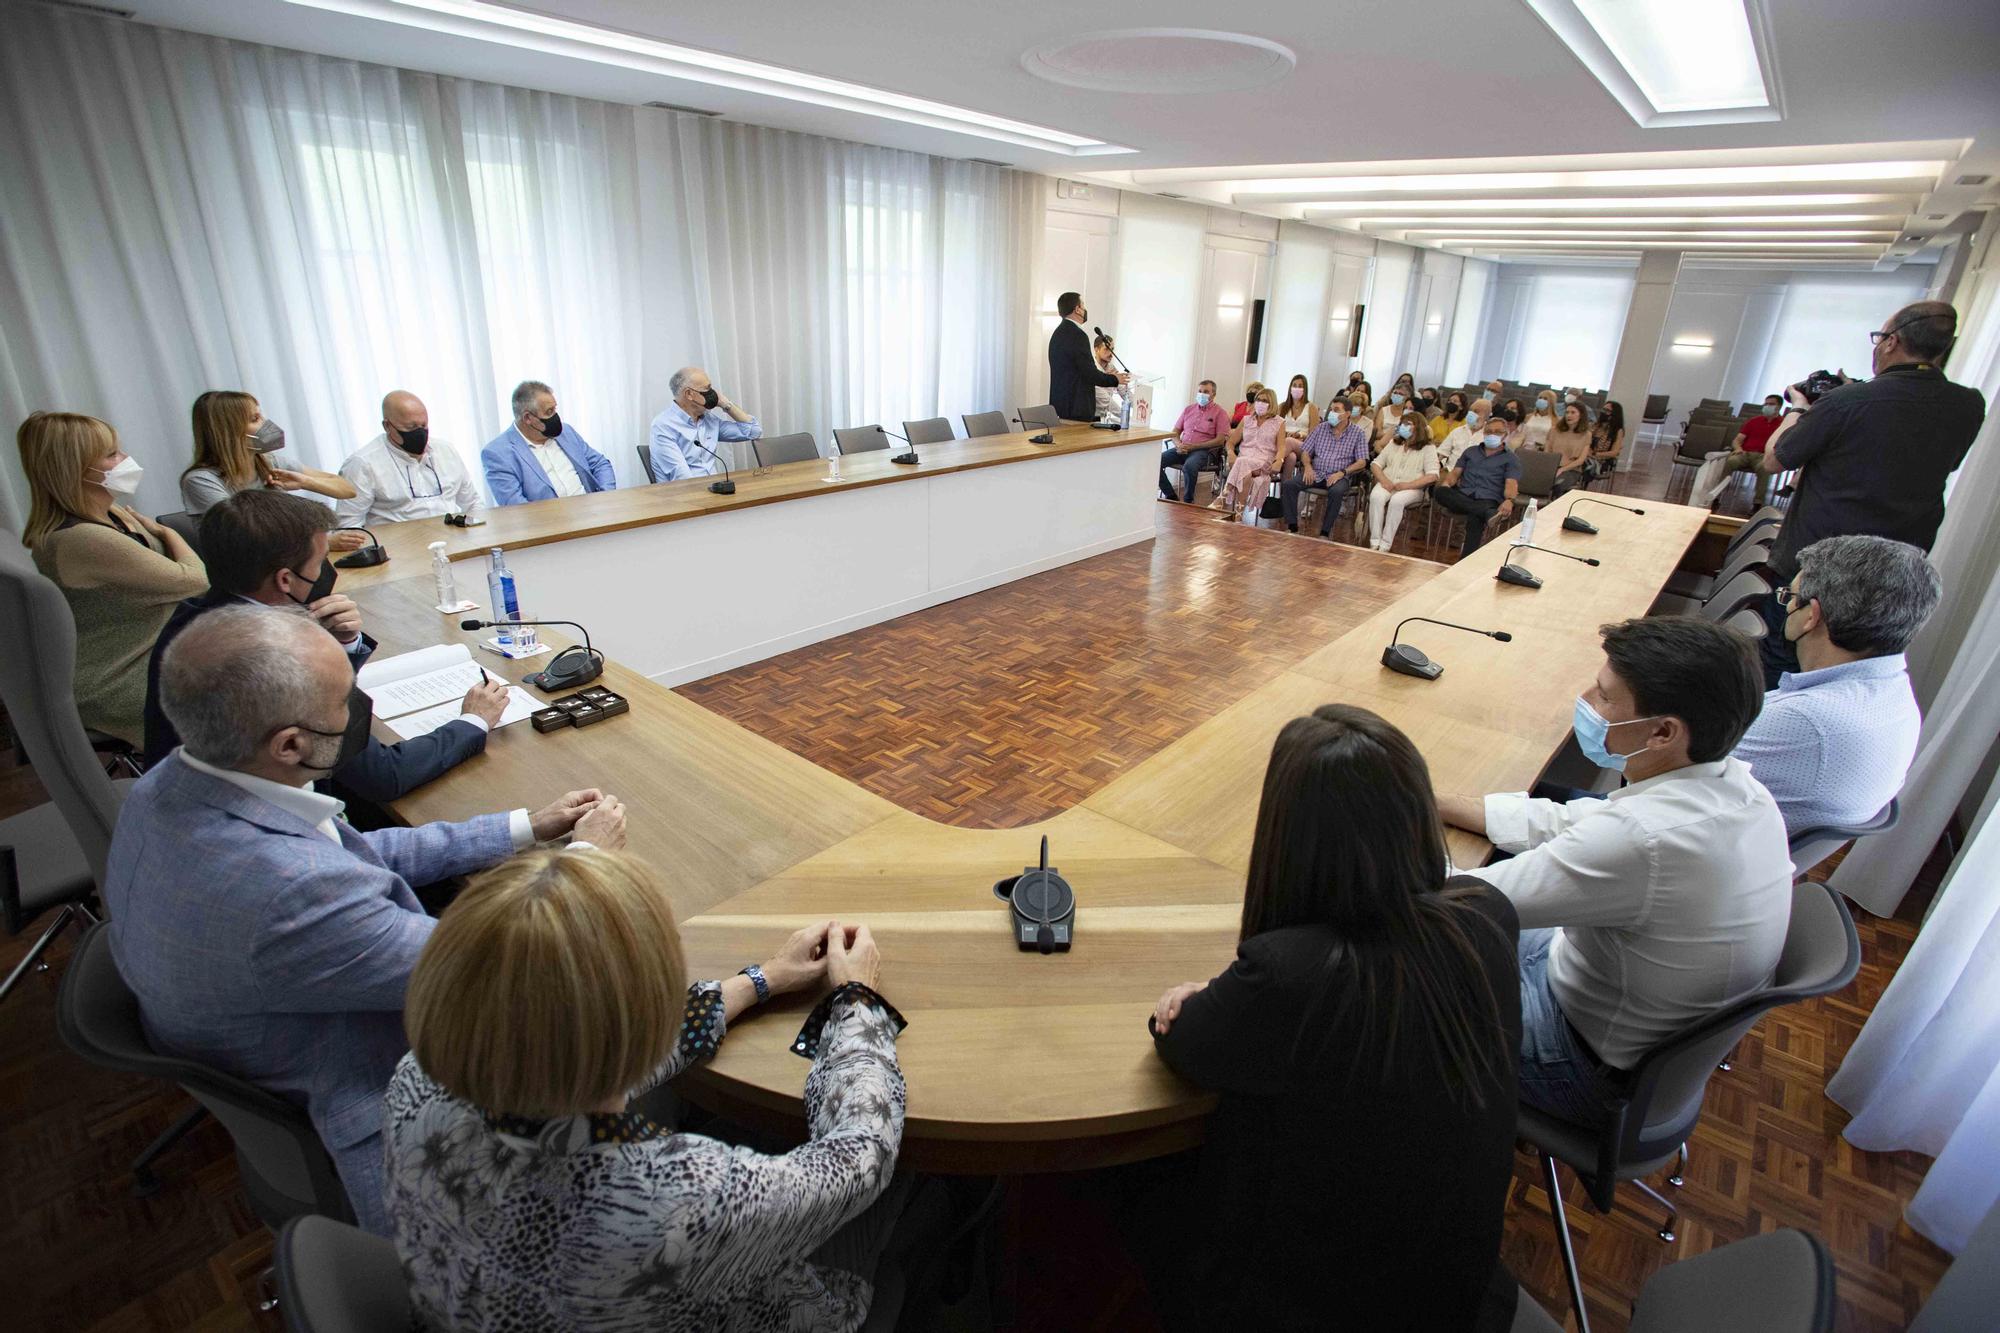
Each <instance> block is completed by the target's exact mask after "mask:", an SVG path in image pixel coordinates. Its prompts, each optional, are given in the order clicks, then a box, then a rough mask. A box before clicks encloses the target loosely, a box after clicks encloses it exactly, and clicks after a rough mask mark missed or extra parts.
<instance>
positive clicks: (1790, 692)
mask: <svg viewBox="0 0 2000 1333" xmlns="http://www.w3.org/2000/svg"><path fill="white" fill-rule="evenodd" d="M1943 588H1944V585H1943V583H1942V582H1941V581H1940V580H1939V578H1938V573H1937V570H1935V569H1934V568H1932V567H1931V562H1930V561H1929V560H1928V559H1926V558H1925V557H1924V553H1923V552H1922V551H1920V550H1918V549H1917V548H1916V547H1914V546H1911V545H1909V544H1908V543H1907V542H1897V541H1890V540H1889V539H1888V538H1887V537H1823V538H1821V539H1820V540H1819V541H1816V542H1814V543H1813V544H1812V545H1811V546H1808V547H1806V549H1805V550H1803V551H1800V552H1799V572H1798V573H1797V574H1796V575H1794V576H1793V578H1792V581H1791V583H1790V584H1789V585H1788V586H1786V587H1783V588H1780V589H1778V600H1779V602H1780V603H1782V604H1783V605H1784V606H1785V637H1786V638H1787V639H1789V640H1791V643H1792V647H1793V648H1794V649H1796V650H1797V652H1798V655H1799V669H1798V670H1797V671H1789V672H1786V673H1785V674H1784V675H1782V676H1780V677H1778V688H1777V689H1775V690H1772V691H1771V692H1770V693H1768V694H1766V695H1765V696H1764V711H1763V712H1761V713H1759V714H1758V715H1757V720H1756V721H1755V722H1753V723H1751V724H1750V730H1749V731H1747V732H1745V733H1744V735H1743V739H1742V741H1741V742H1739V743H1738V744H1737V746H1736V757H1737V758H1738V759H1741V760H1742V761H1743V762H1744V763H1746V764H1748V765H1750V771H1751V772H1752V773H1753V774H1755V775H1756V778H1757V780H1758V781H1759V782H1761V783H1763V784H1764V786H1765V788H1766V789H1767V790H1769V791H1770V793H1771V796H1772V798H1773V799H1775V800H1776V801H1777V802H1778V809H1779V810H1780V811H1781V812H1783V814H1784V816H1785V831H1786V832H1787V834H1789V835H1792V836H1796V835H1798V834H1800V833H1803V832H1805V831H1806V830H1807V829H1816V828H1844V827H1851V826H1853V825H1856V824H1862V823H1866V822H1867V821H1868V820H1870V819H1872V818H1874V817H1875V815H1876V813H1877V812H1879V811H1880V810H1881V809H1882V808H1883V807H1884V806H1886V805H1888V804H1889V800H1890V798H1891V797H1893V796H1894V795H1895V794H1896V793H1897V792H1899V791H1901V790H1902V788H1903V778H1904V776H1905V775H1906V774H1907V773H1908V772H1909V771H1910V761H1911V760H1912V759H1914V758H1916V754H1917V733H1918V732H1919V731H1920V730H1921V729H1922V727H1923V721H1924V720H1923V716H1922V714H1920V713H1919V712H1918V711H1917V699H1916V695H1915V694H1913V693H1912V692H1911V689H1910V673H1909V670H1908V667H1907V665H1906V664H1905V662H1904V660H1903V650H1904V649H1905V648H1906V647H1908V646H1909V643H1910V640H1912V639H1914V638H1916V637H1917V631H1918V630H1920V629H1922V628H1923V626H1924V621H1926V620H1927V619H1929V618H1930V614H1931V612H1932V611H1933V610H1935V609H1936V608H1937V603H1938V597H1939V596H1940V595H1941V594H1942V592H1943ZM1798 869H1799V870H1800V871H1805V870H1809V869H1811V867H1810V866H1799V867H1798Z"/></svg>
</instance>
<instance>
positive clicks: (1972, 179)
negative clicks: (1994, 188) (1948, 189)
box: [1952, 176, 1993, 185]
mask: <svg viewBox="0 0 2000 1333" xmlns="http://www.w3.org/2000/svg"><path fill="white" fill-rule="evenodd" d="M1992 179H1993V178H1992V177H1991V176H1960V177H1959V178H1958V179H1957V180H1955V181H1953V182H1952V184H1953V185H1984V184H1986V182H1988V181H1990V180H1992Z"/></svg>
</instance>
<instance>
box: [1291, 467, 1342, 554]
mask: <svg viewBox="0 0 2000 1333" xmlns="http://www.w3.org/2000/svg"><path fill="white" fill-rule="evenodd" d="M1353 485H1354V478H1353V477H1348V476H1340V477H1335V478H1334V479H1333V480H1331V481H1328V480H1327V479H1326V478H1325V477H1322V478H1320V479H1319V481H1318V482H1317V483H1315V484H1314V485H1311V486H1308V485H1306V481H1305V473H1304V472H1303V471H1302V470H1300V469H1298V468H1292V469H1290V470H1289V471H1287V472H1286V473H1285V476H1284V480H1283V481H1281V482H1280V483H1279V484H1278V499H1279V501H1280V502H1281V503H1282V504H1283V505H1284V507H1285V526H1286V527H1287V528H1289V529H1290V530H1291V531H1293V532H1297V531H1298V530H1299V496H1300V494H1302V493H1303V492H1305V491H1319V492H1321V493H1322V494H1324V495H1325V496H1326V503H1325V504H1323V505H1321V506H1320V514H1319V535H1320V536H1322V537H1324V536H1326V535H1327V534H1329V533H1331V532H1332V531H1333V520H1334V518H1335V517H1336V516H1338V515H1339V513H1340V506H1341V505H1342V504H1343V503H1344V502H1345V501H1346V499H1347V492H1348V491H1349V490H1350V489H1352V487H1353Z"/></svg>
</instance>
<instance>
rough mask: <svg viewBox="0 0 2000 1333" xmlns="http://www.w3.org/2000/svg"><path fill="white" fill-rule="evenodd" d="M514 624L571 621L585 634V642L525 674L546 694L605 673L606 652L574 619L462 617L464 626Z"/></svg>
mask: <svg viewBox="0 0 2000 1333" xmlns="http://www.w3.org/2000/svg"><path fill="white" fill-rule="evenodd" d="M510 625H567V626H569V628H571V629H573V630H575V631H576V632H577V633H579V634H581V635H582V636H583V646H582V647H580V648H579V647H577V646H576V645H575V644H571V645H570V646H569V647H567V648H565V649H563V650H562V651H561V652H559V653H557V654H556V655H555V656H554V657H552V658H550V659H549V664H548V665H547V666H545V667H543V668H542V669H541V670H540V671H537V672H535V673H534V674H532V675H529V676H524V677H522V679H524V680H526V681H527V682H528V684H530V685H532V686H534V687H535V688H536V689H538V690H541V691H542V692H543V693H545V694H555V693H556V692H557V691H559V690H573V689H575V688H576V687H577V686H579V685H587V684H589V683H590V682H591V681H593V680H596V679H597V678H598V677H599V676H601V675H603V674H604V654H603V653H600V652H598V651H597V649H595V648H593V647H591V646H590V631H589V630H587V629H585V628H584V627H583V626H581V625H579V624H577V623H576V622H575V621H574V620H461V621H459V622H458V627H459V628H460V629H466V630H481V629H505V628H507V627H508V626H510Z"/></svg>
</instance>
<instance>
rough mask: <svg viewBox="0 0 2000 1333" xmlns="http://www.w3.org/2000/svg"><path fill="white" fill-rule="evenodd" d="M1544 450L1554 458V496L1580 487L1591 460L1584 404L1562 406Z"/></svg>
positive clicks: (1588, 427)
mask: <svg viewBox="0 0 2000 1333" xmlns="http://www.w3.org/2000/svg"><path fill="white" fill-rule="evenodd" d="M1543 447H1544V448H1546V449H1547V450H1548V451H1549V452H1550V453H1552V454H1555V455H1557V462H1556V485H1555V494H1557V495H1561V494H1562V493H1563V492H1564V491H1571V490H1575V489H1576V488H1577V487H1578V486H1581V485H1583V483H1584V481H1585V464H1587V463H1589V461H1590V422H1589V421H1588V420H1587V419H1586V418H1585V415H1584V411H1583V404H1581V403H1565V404H1563V410H1562V415H1561V416H1560V417H1558V418H1557V420H1556V424H1555V425H1554V426H1553V427H1551V428H1550V429H1549V433H1548V438H1547V440H1546V441H1545V443H1544V446H1543Z"/></svg>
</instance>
